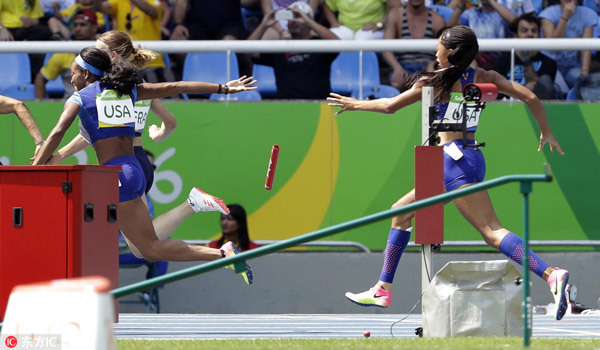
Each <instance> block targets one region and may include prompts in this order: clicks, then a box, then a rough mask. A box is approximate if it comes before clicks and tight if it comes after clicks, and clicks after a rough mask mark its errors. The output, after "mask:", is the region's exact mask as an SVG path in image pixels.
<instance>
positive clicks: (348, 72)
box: [330, 52, 380, 95]
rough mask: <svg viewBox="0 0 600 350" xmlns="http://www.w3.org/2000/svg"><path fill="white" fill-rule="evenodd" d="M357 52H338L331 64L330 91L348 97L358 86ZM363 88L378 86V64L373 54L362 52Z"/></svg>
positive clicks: (375, 55)
mask: <svg viewBox="0 0 600 350" xmlns="http://www.w3.org/2000/svg"><path fill="white" fill-rule="evenodd" d="M359 75H360V73H359V52H340V54H339V55H338V57H337V58H336V59H335V60H334V61H333V62H332V63H331V75H330V81H331V90H332V91H333V92H336V93H338V94H341V95H349V94H350V93H351V92H352V90H353V89H354V88H356V87H358V86H359V85H358V84H359ZM362 85H363V87H364V86H378V85H380V80H379V62H378V61H377V54H375V53H374V52H363V79H362Z"/></svg>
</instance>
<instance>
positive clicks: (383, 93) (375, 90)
mask: <svg viewBox="0 0 600 350" xmlns="http://www.w3.org/2000/svg"><path fill="white" fill-rule="evenodd" d="M358 89H359V88H358V87H355V88H354V89H352V93H351V94H350V96H351V97H353V98H356V99H358V98H359V90H358ZM398 95H400V91H399V90H398V89H396V88H395V87H393V86H390V85H382V84H379V85H375V86H366V87H363V95H362V97H363V99H365V100H371V99H376V98H384V97H394V96H398Z"/></svg>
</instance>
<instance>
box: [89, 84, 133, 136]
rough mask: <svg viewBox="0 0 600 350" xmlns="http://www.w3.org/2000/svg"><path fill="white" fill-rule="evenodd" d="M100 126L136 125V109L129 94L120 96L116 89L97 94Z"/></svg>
mask: <svg viewBox="0 0 600 350" xmlns="http://www.w3.org/2000/svg"><path fill="white" fill-rule="evenodd" d="M96 110H97V112H98V128H106V127H119V126H120V127H131V128H133V127H134V126H135V110H134V108H133V102H132V101H131V97H130V96H129V95H122V96H121V97H119V96H118V95H117V92H116V91H115V90H104V91H103V92H102V93H100V94H98V95H97V96H96Z"/></svg>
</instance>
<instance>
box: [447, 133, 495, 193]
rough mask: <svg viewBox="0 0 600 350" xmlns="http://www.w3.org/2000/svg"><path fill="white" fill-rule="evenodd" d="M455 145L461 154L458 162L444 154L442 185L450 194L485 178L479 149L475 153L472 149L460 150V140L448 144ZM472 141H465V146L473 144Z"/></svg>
mask: <svg viewBox="0 0 600 350" xmlns="http://www.w3.org/2000/svg"><path fill="white" fill-rule="evenodd" d="M451 143H454V144H456V146H458V149H459V150H460V151H461V152H462V153H463V156H462V157H461V158H460V159H459V160H454V159H453V158H452V157H450V156H449V155H448V154H446V152H444V185H445V186H446V191H448V192H450V191H452V190H454V189H456V188H458V187H460V186H463V185H467V184H473V183H478V182H481V181H483V178H484V177H485V159H484V158H483V153H482V152H481V149H480V150H479V151H476V150H475V149H474V148H473V147H467V148H465V149H463V148H462V144H463V143H462V140H455V141H452V142H449V143H447V144H445V145H444V146H446V145H450V144H451ZM474 143H475V141H474V140H467V144H471V145H472V144H474Z"/></svg>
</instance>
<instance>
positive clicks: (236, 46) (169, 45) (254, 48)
mask: <svg viewBox="0 0 600 350" xmlns="http://www.w3.org/2000/svg"><path fill="white" fill-rule="evenodd" d="M135 44H136V45H141V46H142V47H145V48H148V49H150V50H154V51H157V52H169V53H188V52H226V51H231V52H288V51H310V52H342V51H376V52H379V51H394V52H403V51H422V50H424V51H435V48H436V45H437V40H434V39H420V40H189V41H187V40H183V41H176V40H159V41H137V42H135ZM94 45H95V42H94V41H2V42H0V52H25V53H48V52H79V51H80V50H81V49H83V48H84V47H87V46H94ZM479 49H480V51H511V50H512V49H514V50H529V51H531V50H546V51H556V50H600V39H597V38H595V39H480V40H479Z"/></svg>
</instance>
